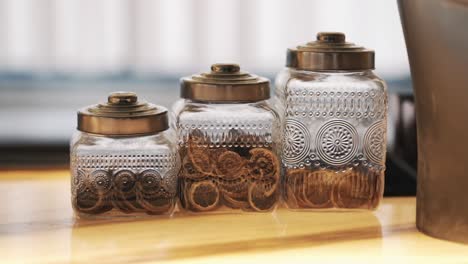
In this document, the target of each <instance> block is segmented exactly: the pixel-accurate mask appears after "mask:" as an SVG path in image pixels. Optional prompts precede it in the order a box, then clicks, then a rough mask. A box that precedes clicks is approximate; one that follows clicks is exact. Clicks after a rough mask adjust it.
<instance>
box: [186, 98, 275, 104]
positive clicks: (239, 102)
mask: <svg viewBox="0 0 468 264" xmlns="http://www.w3.org/2000/svg"><path fill="white" fill-rule="evenodd" d="M185 100H186V101H187V102H189V103H194V104H206V105H222V104H229V105H236V104H237V105H248V104H259V103H262V102H265V101H266V100H259V101H199V100H193V99H185Z"/></svg>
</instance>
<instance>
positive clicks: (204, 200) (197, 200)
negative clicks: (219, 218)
mask: <svg viewBox="0 0 468 264" xmlns="http://www.w3.org/2000/svg"><path fill="white" fill-rule="evenodd" d="M219 196H220V194H219V190H218V187H216V185H215V184H214V183H213V182H211V181H201V182H195V183H192V185H191V186H190V190H189V191H188V201H189V203H190V205H191V206H192V207H193V209H194V210H196V211H210V210H213V209H215V208H216V207H217V206H218V203H219Z"/></svg>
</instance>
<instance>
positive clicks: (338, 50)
mask: <svg viewBox="0 0 468 264" xmlns="http://www.w3.org/2000/svg"><path fill="white" fill-rule="evenodd" d="M286 66H287V67H290V68H296V69H299V70H311V71H334V70H343V71H346V70H347V71H356V70H368V69H374V51H373V50H369V49H365V48H364V47H361V46H356V45H355V44H354V43H350V42H346V38H345V34H343V33H339V32H320V33H318V34H317V40H316V41H313V42H309V43H307V44H306V45H303V46H298V47H297V48H295V49H288V51H287V58H286Z"/></svg>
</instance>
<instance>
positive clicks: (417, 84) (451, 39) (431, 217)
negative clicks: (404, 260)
mask: <svg viewBox="0 0 468 264" xmlns="http://www.w3.org/2000/svg"><path fill="white" fill-rule="evenodd" d="M398 3H399V7H400V16H401V21H402V24H403V29H404V33H405V38H406V45H407V48H408V56H409V60H410V65H411V73H412V77H413V84H414V89H415V100H416V111H417V131H418V189H417V214H416V218H417V219H416V224H417V227H418V228H419V230H421V231H422V232H424V233H427V234H429V235H432V236H435V237H438V238H443V239H448V240H453V241H458V242H463V243H468V207H467V205H468V191H467V186H468V174H467V164H468V152H467V149H468V139H467V137H466V131H467V129H468V117H467V112H468V104H467V101H468V89H467V88H468V74H467V69H468V52H467V47H468V30H466V29H464V27H466V26H467V25H468V1H466V0H457V1H455V0H451V1H448V0H445V1H442V0H399V2H398Z"/></svg>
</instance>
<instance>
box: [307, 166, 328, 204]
mask: <svg viewBox="0 0 468 264" xmlns="http://www.w3.org/2000/svg"><path fill="white" fill-rule="evenodd" d="M333 180H334V173H333V172H332V171H328V170H317V171H307V172H306V173H305V174H304V183H303V184H304V185H303V189H302V196H303V199H304V201H305V202H306V205H307V206H308V207H310V208H330V207H332V206H333V204H332V201H331V193H332V189H333Z"/></svg>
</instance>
